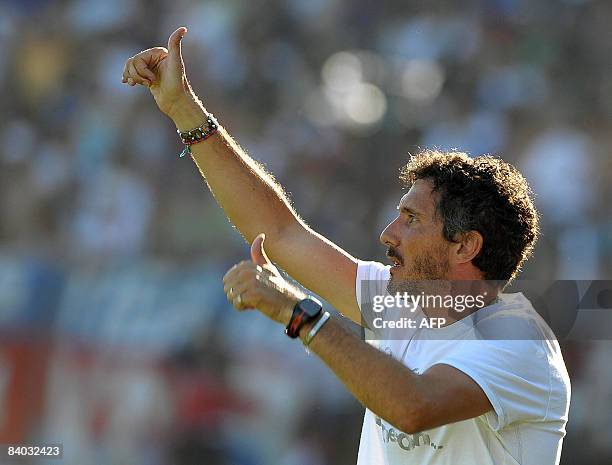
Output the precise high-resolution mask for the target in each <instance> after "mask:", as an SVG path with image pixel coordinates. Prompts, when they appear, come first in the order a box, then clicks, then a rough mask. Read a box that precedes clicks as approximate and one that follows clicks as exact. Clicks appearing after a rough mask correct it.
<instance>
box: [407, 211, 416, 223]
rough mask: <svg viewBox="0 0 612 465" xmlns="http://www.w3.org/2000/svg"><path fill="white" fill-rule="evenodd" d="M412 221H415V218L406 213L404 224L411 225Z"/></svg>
mask: <svg viewBox="0 0 612 465" xmlns="http://www.w3.org/2000/svg"><path fill="white" fill-rule="evenodd" d="M414 220H416V216H414V215H413V214H412V213H408V214H407V219H406V224H411V223H413V222H414Z"/></svg>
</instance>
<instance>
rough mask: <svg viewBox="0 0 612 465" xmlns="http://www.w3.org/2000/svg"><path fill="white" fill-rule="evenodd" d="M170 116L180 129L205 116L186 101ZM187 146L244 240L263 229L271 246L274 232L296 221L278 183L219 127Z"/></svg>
mask: <svg viewBox="0 0 612 465" xmlns="http://www.w3.org/2000/svg"><path fill="white" fill-rule="evenodd" d="M172 119H173V121H174V123H175V125H176V126H177V128H178V129H180V130H181V131H184V130H189V129H193V128H194V127H197V126H199V125H201V124H202V123H203V122H204V121H205V120H206V111H205V109H204V108H203V107H202V106H201V104H199V103H198V102H195V101H193V102H192V101H188V102H186V103H185V104H183V105H181V106H180V108H177V110H176V113H175V114H174V115H173V118H172ZM191 150H192V157H193V160H194V161H195V163H196V165H197V167H198V169H199V170H200V173H201V174H202V176H203V177H204V179H205V181H206V183H207V184H208V187H209V188H210V190H211V192H212V193H213V195H214V197H215V199H216V201H217V202H218V203H219V205H220V206H221V207H222V208H223V210H224V211H225V214H226V215H227V216H228V218H229V219H230V221H231V222H232V223H233V224H234V225H235V226H236V227H237V228H238V230H239V231H240V232H241V233H242V234H243V235H244V237H245V239H246V240H247V241H249V242H252V241H253V239H254V238H255V236H256V235H257V234H259V233H261V232H265V233H266V235H267V237H268V241H269V243H270V244H271V246H274V242H275V240H276V238H277V237H278V235H279V234H280V233H281V232H282V231H283V230H284V229H285V228H287V227H288V226H289V225H291V224H293V223H295V222H297V221H298V219H297V215H296V214H295V212H294V211H293V209H292V208H291V205H290V204H289V201H288V200H287V197H286V195H285V194H284V192H283V190H282V188H281V187H280V185H278V183H276V181H275V180H274V178H273V177H272V176H271V175H270V174H269V173H267V172H266V171H265V170H264V169H263V167H262V166H261V165H260V164H259V163H257V162H256V161H255V160H253V159H252V158H251V157H249V156H248V155H247V154H246V152H245V151H244V150H243V149H242V148H241V147H240V146H239V145H238V144H237V143H236V142H235V141H234V140H233V139H232V138H231V136H230V135H229V134H228V133H227V132H226V131H225V130H224V129H223V128H221V129H220V130H219V132H218V133H217V134H215V135H214V136H212V137H210V138H209V139H207V140H206V141H204V142H201V143H199V144H195V145H193V146H191Z"/></svg>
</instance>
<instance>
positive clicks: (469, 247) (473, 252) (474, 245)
mask: <svg viewBox="0 0 612 465" xmlns="http://www.w3.org/2000/svg"><path fill="white" fill-rule="evenodd" d="M458 239H459V240H458V241H457V242H456V243H455V244H454V247H453V257H452V258H453V259H454V261H455V263H458V264H459V263H468V262H470V261H472V260H473V259H474V258H476V257H477V256H478V254H479V253H480V251H481V250H482V246H483V244H484V239H483V237H482V234H480V233H479V232H478V231H474V230H472V231H469V232H466V233H463V234H461V235H460V236H459V237H458Z"/></svg>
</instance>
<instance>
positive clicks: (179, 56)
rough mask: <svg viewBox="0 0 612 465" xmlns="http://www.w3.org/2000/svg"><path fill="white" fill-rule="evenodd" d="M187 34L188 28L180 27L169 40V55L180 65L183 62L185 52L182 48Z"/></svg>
mask: <svg viewBox="0 0 612 465" xmlns="http://www.w3.org/2000/svg"><path fill="white" fill-rule="evenodd" d="M185 34H187V28H186V27H184V26H181V27H179V28H178V29H177V30H176V31H174V32H173V33H172V34H171V35H170V37H169V38H168V54H169V55H170V57H172V58H173V59H175V60H176V61H177V62H178V63H182V62H183V51H182V48H181V40H182V39H183V37H184V36H185Z"/></svg>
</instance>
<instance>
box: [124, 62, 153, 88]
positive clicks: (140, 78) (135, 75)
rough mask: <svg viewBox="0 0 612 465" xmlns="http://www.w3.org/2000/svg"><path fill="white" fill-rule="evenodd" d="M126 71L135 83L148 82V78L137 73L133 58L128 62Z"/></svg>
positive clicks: (144, 83)
mask: <svg viewBox="0 0 612 465" xmlns="http://www.w3.org/2000/svg"><path fill="white" fill-rule="evenodd" d="M128 72H129V73H130V77H131V78H132V80H133V81H134V82H135V83H136V84H143V85H147V84H148V83H149V81H148V79H145V78H144V77H143V76H141V75H140V74H139V73H138V70H137V69H136V66H135V64H134V60H132V61H130V64H129V65H128Z"/></svg>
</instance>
